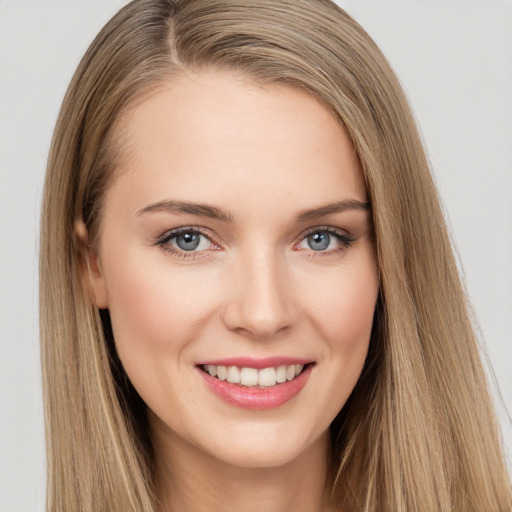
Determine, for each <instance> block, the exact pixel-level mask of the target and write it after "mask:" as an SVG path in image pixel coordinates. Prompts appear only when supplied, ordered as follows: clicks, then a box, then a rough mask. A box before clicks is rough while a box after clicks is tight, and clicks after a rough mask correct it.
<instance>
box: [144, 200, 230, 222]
mask: <svg viewBox="0 0 512 512" xmlns="http://www.w3.org/2000/svg"><path fill="white" fill-rule="evenodd" d="M148 212H169V213H189V214H191V215H198V216H200V217H210V218H212V219H219V220H222V221H224V222H233V215H231V214H230V213H228V212H226V211H224V210H221V209H220V208H216V207H215V206H210V205H208V204H202V203H189V202H186V201H160V202H158V203H154V204H150V205H149V206H146V207H145V208H142V210H139V211H138V212H137V215H143V214H144V213H148Z"/></svg>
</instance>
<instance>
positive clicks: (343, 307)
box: [305, 260, 378, 356]
mask: <svg viewBox="0 0 512 512" xmlns="http://www.w3.org/2000/svg"><path fill="white" fill-rule="evenodd" d="M311 289H313V290H314V291H309V292H307V293H309V295H310V296H311V301H310V306H309V311H310V315H311V319H312V322H313V323H314V324H315V327H316V329H317V330H318V331H319V332H320V333H321V334H322V337H323V338H324V339H325V340H327V341H328V344H329V347H330V348H331V350H336V351H346V353H347V356H348V355H350V354H351V353H352V352H353V351H357V352H360V350H361V349H364V351H365V352H366V348H367V345H368V342H369V339H370V334H371V329H372V325H373V315H374V311H375V304H376V301H377V294H378V276H377V270H376V265H375V263H374V262H373V260H368V261H367V262H365V261H361V262H360V264H359V265H355V266H353V267H352V268H350V269H348V268H347V269H346V271H343V272H336V273H332V274H331V275H330V276H329V279H326V280H325V283H324V285H323V286H318V283H317V286H315V287H314V288H312V287H310V290H311ZM305 293H306V292H305Z"/></svg>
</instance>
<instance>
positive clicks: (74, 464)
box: [41, 0, 512, 511]
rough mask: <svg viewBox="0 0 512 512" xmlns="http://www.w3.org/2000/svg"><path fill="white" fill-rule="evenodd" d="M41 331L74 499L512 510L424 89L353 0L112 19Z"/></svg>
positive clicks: (87, 82)
mask: <svg viewBox="0 0 512 512" xmlns="http://www.w3.org/2000/svg"><path fill="white" fill-rule="evenodd" d="M41 336H42V349H43V373H44V381H45V395H46V397H45V400H46V421H47V434H48V435H47V443H48V453H49V466H48V480H49V486H48V510H59V509H64V510H103V509H104V510H148V511H149V510H201V509H202V508H204V509H206V508H208V509H209V510H217V509H223V510H225V509H226V508H232V509H235V510H244V509H245V510H255V509H258V510H261V509H263V510H290V509H292V508H294V509H299V510H343V511H347V510H379V511H385V510H390V511H391V510H508V509H509V508H510V506H511V505H512V501H511V499H512V498H511V495H512V494H511V489H510V482H509V480H508V475H507V472H506V468H505V463H504V460H503V455H502V452H501V448H500V445H499V436H498V429H497V425H496V421H495V419H494V414H493V412H492V406H491V402H490V399H489V396H488V392H487V387H486V383H485V377H484V374H483V371H482V367H481V363H480V360H479V355H478V350H477V345H476V341H475V336H474V333H473V330H472V327H471V323H470V320H469V317H468V314H467V311H466V302H465V297H464V294H463V291H462V288H461V285H460V281H459V278H458V275H457V269H456V265H455V263H454V260H453V256H452V253H451V249H450V243H449V240H448V237H447V235H446V229H445V225H444V221H443V218H442V215H441V212H440V209H439V204H438V199H437V195H436V191H435V188H434V186H433V184H432V181H431V178H430V174H429V171H428V165H427V162H426V159H425V156H424V152H423V149H422V146H421V142H420V140H419V137H418V135H417V131H416V128H415V126H414V122H413V119H412V116H411V114H410V112H409V108H408V106H407V102H406V100H405V98H404V96H403V93H402V91H401V89H400V86H399V85H398V82H397V80H396V78H395V77H394V75H393V73H392V71H391V70H390V68H389V65H388V64H387V62H386V61H385V59H384V57H383V56H382V54H381V53H380V51H379V50H378V49H377V47H376V46H375V44H374V43H373V41H372V40H371V39H370V38H369V37H368V36H367V35H366V34H365V32H364V31H363V30H362V29H361V27H359V26H358V25H357V24H356V23H355V22H354V21H353V20H352V19H350V18H349V17H348V16H347V15H346V14H345V13H344V12H343V11H342V10H340V9H339V8H337V7H336V6H335V5H333V4H331V3H330V2H327V1H317V2H310V1H297V0H294V1H278V2H275V1H263V0H261V1H257V2H251V3H250V4H248V3H247V2H242V1H238V2H237V1H226V2H223V1H218V2H217V1H216V2H211V1H209V2H206V1H198V0H197V1H196V0H190V1H182V2H173V1H170V0H166V1H163V0H162V1H149V0H142V1H135V2H132V3H130V4H129V5H128V6H126V7H125V8H124V9H122V10H121V11H120V12H119V13H118V14H117V15H116V16H115V17H114V18H113V19H112V20H111V21H110V22H109V23H108V24H107V25H106V27H105V28H104V29H103V30H102V31H101V33H100V34H99V35H98V37H97V38H96V40H95V41H94V42H93V44H92V45H91V47H90V49H89V50H88V52H87V53H86V55H85V57H84V59H83V60H82V62H81V64H80V66H79V68H78V70H77V72H76V74H75V77H74V79H73V81H72V84H71V86H70V88H69V90H68V93H67V96H66V98H65V100H64V104H63V107H62V111H61V114H60V116H59V121H58V123H57V127H56V131H55V136H54V141H53V145H52V150H51V155H50V160H49V164H48V173H47V180H46V184H45V197H44V205H43V222H42V239H41ZM61 411H65V414H64V415H63V414H62V412H61ZM220 489H222V491H221V490H220Z"/></svg>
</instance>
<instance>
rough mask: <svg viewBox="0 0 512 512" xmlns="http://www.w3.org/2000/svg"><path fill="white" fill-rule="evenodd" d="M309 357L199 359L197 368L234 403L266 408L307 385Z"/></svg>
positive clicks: (219, 393)
mask: <svg viewBox="0 0 512 512" xmlns="http://www.w3.org/2000/svg"><path fill="white" fill-rule="evenodd" d="M313 366H314V363H313V362H312V361H311V360H306V359H298V358H290V357H270V358H264V359H254V358H249V357H242V358H240V357H237V358H228V359H221V360H211V361H204V362H201V363H199V364H198V365H197V366H196V368H197V369H198V373H199V374H200V376H201V378H202V379H203V381H204V383H205V384H206V386H207V387H208V388H209V389H210V391H212V392H213V393H214V394H215V395H217V396H218V397H219V398H221V399H223V400H224V401H225V402H227V403H229V404H230V405H233V406H235V407H240V408H243V409H252V410H265V409H272V408H275V407H279V406H281V405H283V404H285V403H287V402H288V401H290V400H292V399H293V398H294V397H296V396H297V395H298V394H299V393H300V392H301V390H302V389H303V388H304V386H305V385H306V383H307V381H308V379H309V377H310V375H311V371H312V368H313Z"/></svg>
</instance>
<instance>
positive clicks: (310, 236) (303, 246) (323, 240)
mask: <svg viewBox="0 0 512 512" xmlns="http://www.w3.org/2000/svg"><path fill="white" fill-rule="evenodd" d="M353 242H354V238H353V237H352V236H350V235H349V234H347V233H346V232H344V231H341V230H338V229H335V228H325V229H323V228H322V229H315V230H312V231H310V232H309V233H307V234H306V235H305V236H304V238H302V239H301V240H300V242H299V243H298V244H297V245H296V247H297V248H298V249H300V250H311V251H314V252H319V253H321V252H325V253H332V252H336V251H340V250H343V249H346V248H347V247H350V246H351V245H352V243H353Z"/></svg>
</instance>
